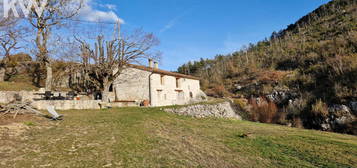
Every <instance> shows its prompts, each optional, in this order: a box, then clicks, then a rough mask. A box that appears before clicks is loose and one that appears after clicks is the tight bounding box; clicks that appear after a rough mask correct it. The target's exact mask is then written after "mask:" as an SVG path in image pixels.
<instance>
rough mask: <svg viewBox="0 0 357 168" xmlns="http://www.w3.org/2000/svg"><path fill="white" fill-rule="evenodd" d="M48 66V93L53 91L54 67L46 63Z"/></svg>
mask: <svg viewBox="0 0 357 168" xmlns="http://www.w3.org/2000/svg"><path fill="white" fill-rule="evenodd" d="M45 66H46V73H47V74H46V86H45V87H46V91H51V90H52V78H53V76H52V66H51V63H49V62H46V63H45Z"/></svg>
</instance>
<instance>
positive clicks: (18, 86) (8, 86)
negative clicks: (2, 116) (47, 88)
mask: <svg viewBox="0 0 357 168" xmlns="http://www.w3.org/2000/svg"><path fill="white" fill-rule="evenodd" d="M38 89H39V88H37V87H36V86H33V85H31V84H29V83H25V82H0V91H33V90H38Z"/></svg>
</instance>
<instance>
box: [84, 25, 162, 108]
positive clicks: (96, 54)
mask: <svg viewBox="0 0 357 168" xmlns="http://www.w3.org/2000/svg"><path fill="white" fill-rule="evenodd" d="M79 41H80V42H81V55H80V56H81V58H82V66H83V69H84V70H85V72H86V73H85V74H87V76H88V77H89V80H90V81H91V82H92V83H93V84H94V85H96V86H97V88H98V89H99V90H100V91H101V92H102V100H103V101H105V102H108V101H109V89H110V86H111V85H112V84H113V82H114V80H115V79H117V78H118V76H119V75H120V74H121V73H122V71H123V70H124V69H125V68H128V66H129V64H130V63H134V62H139V61H140V60H142V59H146V58H156V59H159V58H158V53H156V52H152V50H153V47H154V46H156V45H158V44H159V40H158V39H157V38H156V37H155V36H154V35H153V34H151V33H149V34H148V33H144V32H143V31H141V30H139V31H135V32H134V33H133V34H131V35H129V36H123V37H122V36H120V37H118V38H115V39H114V40H111V41H105V40H104V37H103V36H102V35H99V36H98V38H97V42H96V43H95V49H94V50H93V49H91V47H90V45H89V44H88V43H86V42H84V41H81V40H79Z"/></svg>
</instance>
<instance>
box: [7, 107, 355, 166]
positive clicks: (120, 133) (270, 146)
mask: <svg viewBox="0 0 357 168" xmlns="http://www.w3.org/2000/svg"><path fill="white" fill-rule="evenodd" d="M62 113H63V114H64V115H65V120H64V121H59V122H49V121H47V122H41V121H40V122H39V121H37V120H32V119H29V121H22V123H21V124H20V125H24V126H25V130H26V131H23V132H21V134H20V135H13V136H7V135H5V134H0V136H1V137H0V138H1V141H0V147H1V148H0V167H353V166H355V165H357V137H356V136H350V135H341V134H335V133H327V132H319V131H310V130H302V129H296V128H287V127H282V126H276V125H267V124H259V123H252V122H246V121H232V120H223V119H194V118H190V117H183V116H176V115H174V114H167V113H164V112H162V111H161V110H160V109H158V108H153V109H147V108H123V109H110V110H104V111H99V110H90V111H65V112H62ZM24 122H26V124H23V123H24ZM29 123H32V124H29ZM244 134H248V135H249V136H248V137H244V136H243V135H244Z"/></svg>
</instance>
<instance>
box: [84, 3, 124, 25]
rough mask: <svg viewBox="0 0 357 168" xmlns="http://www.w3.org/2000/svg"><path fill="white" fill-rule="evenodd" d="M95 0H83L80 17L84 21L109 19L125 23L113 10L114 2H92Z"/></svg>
mask: <svg viewBox="0 0 357 168" xmlns="http://www.w3.org/2000/svg"><path fill="white" fill-rule="evenodd" d="M94 1H95V0H84V5H83V7H82V9H81V12H80V17H81V18H82V19H84V20H86V21H91V22H95V21H109V22H118V21H119V22H120V23H122V24H123V23H125V22H124V20H123V19H121V18H120V17H119V16H118V15H117V14H116V13H115V12H114V11H116V5H114V4H99V3H96V2H94ZM97 7H102V8H105V10H99V9H97Z"/></svg>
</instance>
